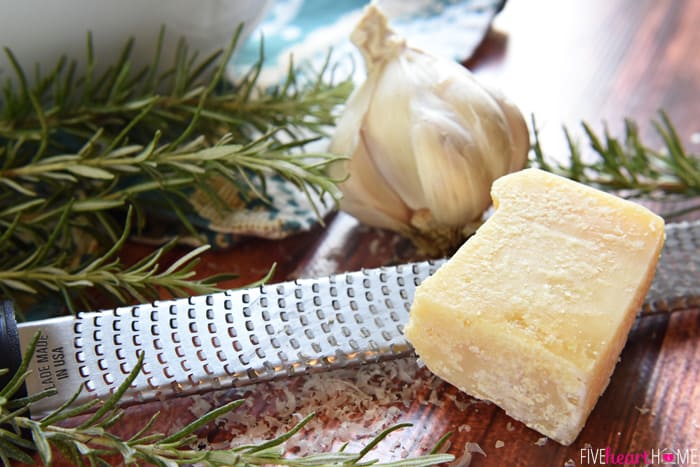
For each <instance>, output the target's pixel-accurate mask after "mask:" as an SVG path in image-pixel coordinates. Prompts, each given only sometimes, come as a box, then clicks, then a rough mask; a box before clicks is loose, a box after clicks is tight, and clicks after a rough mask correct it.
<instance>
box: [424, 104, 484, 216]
mask: <svg viewBox="0 0 700 467" xmlns="http://www.w3.org/2000/svg"><path fill="white" fill-rule="evenodd" d="M431 117H432V118H424V119H422V120H421V121H419V122H417V123H416V124H414V126H413V129H412V135H411V142H412V143H413V147H414V150H415V154H416V162H417V168H418V170H417V171H416V173H418V174H419V176H420V181H421V185H422V192H423V196H424V199H425V203H426V207H427V209H428V211H429V212H430V213H431V214H432V217H433V219H434V221H435V222H436V223H437V224H442V225H445V226H448V225H456V226H461V225H463V224H465V223H467V222H469V221H473V220H474V219H475V218H476V217H479V216H480V215H481V213H482V212H483V211H484V209H486V208H487V207H488V205H489V201H490V198H489V197H488V196H487V194H488V184H486V183H485V181H488V180H489V179H490V176H489V174H488V173H486V170H485V165H484V164H482V163H481V162H480V161H476V162H475V161H474V159H475V158H478V157H479V156H478V155H477V153H476V151H475V147H474V144H473V140H472V139H471V137H470V135H469V134H468V133H466V132H464V131H460V129H459V128H454V127H456V125H455V124H454V123H453V122H452V121H451V119H449V118H446V117H444V116H441V115H432V116H431ZM451 127H452V129H450V130H448V131H445V130H446V129H448V128H451ZM436 155H438V156H437V157H436ZM485 185H486V187H485ZM484 188H486V195H485V194H484Z"/></svg>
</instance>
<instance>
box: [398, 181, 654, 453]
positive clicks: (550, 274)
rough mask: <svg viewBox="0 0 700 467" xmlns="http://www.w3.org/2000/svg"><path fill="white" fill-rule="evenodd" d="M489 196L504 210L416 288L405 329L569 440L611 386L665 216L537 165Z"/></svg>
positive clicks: (440, 368)
mask: <svg viewBox="0 0 700 467" xmlns="http://www.w3.org/2000/svg"><path fill="white" fill-rule="evenodd" d="M491 194H492V198H493V200H494V205H495V206H496V207H497V209H496V211H495V213H494V215H493V216H492V217H491V218H490V219H489V220H488V221H487V222H485V223H484V225H483V226H482V227H481V228H480V229H479V230H478V231H477V233H476V234H475V235H474V236H473V237H471V238H470V239H469V240H468V241H467V242H466V243H465V244H464V245H463V246H462V247H461V248H460V249H459V250H458V251H457V252H456V253H455V255H454V256H453V257H452V258H451V259H450V260H449V261H448V262H447V263H445V264H444V265H443V266H442V267H441V268H440V269H439V270H438V271H437V272H436V273H435V274H434V275H433V276H431V277H429V278H428V279H426V280H425V281H424V282H423V283H422V284H421V285H420V286H419V287H418V288H417V290H416V294H415V298H414V302H413V305H412V307H411V311H410V318H409V322H408V324H407V326H406V328H405V331H404V332H405V335H406V338H407V339H408V340H409V342H411V344H412V345H413V346H414V348H415V350H416V352H417V353H418V355H419V356H420V358H421V359H422V360H423V361H424V362H425V364H426V366H427V367H428V368H429V369H430V370H431V371H433V372H434V373H435V374H437V375H438V376H440V377H441V378H443V379H444V380H446V381H448V382H450V383H452V384H453V385H455V386H457V387H458V388H460V389H461V390H463V391H465V392H467V393H468V394H470V395H473V396H475V397H478V398H480V399H486V400H490V401H492V402H494V403H496V404H497V405H499V406H500V407H502V408H503V409H504V410H505V411H506V412H507V413H508V414H509V415H511V416H512V417H513V418H515V419H518V420H520V421H522V422H523V423H525V424H526V425H528V426H530V427H531V428H534V429H535V430H537V431H539V432H540V433H542V434H544V435H546V436H548V437H550V438H552V439H554V440H556V441H558V442H559V443H561V444H565V445H568V444H570V443H572V442H573V441H574V439H575V438H576V437H577V436H578V433H579V432H580V431H581V429H582V428H583V425H584V424H585V422H586V419H587V418H588V415H589V414H590V412H591V410H592V409H593V406H594V405H595V403H596V401H597V400H598V398H599V396H600V394H601V393H602V392H603V391H604V390H605V387H606V386H607V384H608V381H609V379H610V375H611V374H612V371H613V369H614V367H615V364H616V362H617V360H618V358H619V355H620V352H621V351H622V348H623V346H624V344H625V341H626V339H627V334H628V333H629V329H630V327H631V326H632V323H633V322H634V318H635V316H636V313H637V311H638V310H639V308H640V306H641V304H642V302H643V300H644V297H645V295H646V292H647V290H648V288H649V286H650V284H651V280H652V278H653V275H654V270H655V267H656V263H657V260H658V257H659V254H660V251H661V247H662V245H663V241H664V235H665V234H664V222H663V220H662V219H661V218H660V217H659V216H657V215H655V214H653V213H652V212H651V211H649V210H648V209H646V208H644V207H642V206H640V205H638V204H635V203H632V202H629V201H626V200H623V199H620V198H618V197H615V196H613V195H609V194H606V193H603V192H601V191H598V190H595V189H593V188H590V187H587V186H585V185H582V184H579V183H576V182H573V181H571V180H567V179H565V178H563V177H559V176H556V175H552V174H549V173H546V172H543V171H540V170H536V169H528V170H523V171H520V172H516V173H513V174H510V175H506V176H504V177H502V178H500V179H498V180H496V182H495V183H494V184H493V187H492V193H491Z"/></svg>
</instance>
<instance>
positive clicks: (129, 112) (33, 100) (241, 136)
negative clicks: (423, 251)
mask: <svg viewBox="0 0 700 467" xmlns="http://www.w3.org/2000/svg"><path fill="white" fill-rule="evenodd" d="M240 32H241V29H240V28H239V29H238V30H237V32H236V34H235V35H234V37H233V38H232V40H231V43H230V44H229V47H228V48H227V49H226V50H225V51H218V52H216V53H214V54H211V55H210V56H208V57H205V58H204V59H201V60H200V59H199V57H198V53H197V52H196V51H194V52H190V51H189V49H188V46H187V44H186V43H184V42H181V43H180V44H179V46H178V48H177V50H176V52H175V55H174V57H173V59H172V64H171V65H170V66H166V67H162V66H161V64H162V63H163V62H165V59H164V57H163V56H162V44H163V40H164V35H165V30H163V29H162V30H161V32H160V35H159V37H158V41H157V43H156V47H155V50H156V52H155V56H154V58H153V62H152V63H151V64H150V65H149V66H147V67H145V68H143V69H140V70H136V71H134V65H133V63H132V60H131V54H132V50H133V47H134V42H133V40H129V41H127V43H126V44H125V45H124V47H123V49H122V52H121V54H120V58H119V60H118V61H117V63H115V64H111V66H110V67H109V68H108V69H107V71H106V72H105V73H104V75H102V76H99V75H98V74H97V73H96V71H95V70H96V69H97V67H98V63H96V60H95V54H94V51H93V45H92V38H91V35H88V37H87V43H86V58H85V61H86V72H85V73H86V74H85V76H83V77H79V78H76V77H75V75H76V64H75V62H69V61H68V59H67V58H65V57H62V58H61V59H60V60H59V61H58V62H57V64H56V66H55V67H54V68H53V69H52V71H51V72H50V73H49V74H48V75H46V76H42V77H39V78H38V79H37V80H36V84H34V85H33V86H30V85H29V84H28V80H27V78H26V73H25V71H24V70H23V69H22V68H21V67H20V66H19V65H18V62H17V60H16V58H15V57H14V55H13V54H12V52H11V51H10V50H8V49H5V53H6V54H7V55H8V58H9V59H10V62H11V63H12V64H13V68H14V73H15V75H16V80H15V81H16V82H17V83H18V84H15V85H13V84H12V82H10V81H7V83H6V84H5V87H4V89H3V92H4V99H3V100H2V101H0V141H2V140H11V141H20V140H21V141H31V142H37V141H38V142H40V143H39V145H38V146H39V147H42V148H45V149H46V150H47V151H50V150H52V149H54V150H55V152H59V153H60V152H64V151H66V149H67V148H66V146H67V143H73V142H74V141H73V139H76V140H77V141H78V142H86V141H88V140H90V139H91V138H92V137H93V135H95V132H96V131H97V130H98V129H101V130H102V133H101V137H102V138H104V140H105V141H111V140H112V139H113V138H115V137H116V136H117V135H119V134H120V133H121V132H122V129H123V128H124V127H126V126H128V125H129V124H130V122H132V121H133V120H134V119H135V118H136V117H137V116H138V115H139V114H140V113H142V112H144V111H146V115H145V117H143V118H142V120H141V121H140V122H139V125H138V126H136V127H134V128H132V129H131V130H132V131H131V132H130V138H131V139H132V140H135V141H138V142H141V143H145V142H146V141H147V140H148V139H150V138H151V137H152V135H153V134H155V133H156V132H160V133H162V135H163V137H164V138H165V139H166V140H168V141H178V140H182V138H183V137H182V133H183V130H185V129H187V131H188V132H191V134H199V135H205V137H206V138H211V139H210V140H209V142H210V143H213V142H214V141H216V140H218V139H219V138H221V137H222V136H224V135H225V134H229V133H230V134H232V135H233V137H234V139H235V140H236V141H239V142H241V143H245V142H250V141H252V140H254V139H256V137H257V135H258V134H259V133H261V132H262V133H265V132H267V131H268V130H269V129H270V128H283V129H284V131H285V132H286V133H288V134H289V136H291V137H292V138H293V139H295V140H297V139H300V138H302V137H303V136H302V135H303V134H307V133H308V132H310V133H311V134H314V135H317V134H320V133H323V131H324V127H326V126H328V125H332V124H333V122H334V118H335V107H336V106H337V105H339V104H342V103H343V102H344V101H345V99H346V98H347V96H348V94H349V92H350V90H351V88H352V82H351V80H350V79H349V78H348V79H345V80H342V81H340V82H338V83H334V82H333V80H332V77H331V79H328V77H329V75H332V65H331V61H330V55H329V59H328V60H327V61H326V63H325V64H324V66H323V67H322V68H321V70H310V69H308V68H307V67H303V66H294V65H290V67H289V70H288V73H287V77H286V80H285V81H284V82H283V83H281V84H279V85H276V86H271V87H268V88H266V89H260V88H259V86H258V82H257V80H258V77H259V74H260V70H261V68H262V66H263V63H264V58H265V55H264V49H263V45H262V43H261V46H260V60H259V62H258V63H257V64H256V65H255V66H253V67H252V68H251V69H250V70H249V71H248V72H247V73H245V74H244V75H243V77H242V78H241V79H240V80H238V81H237V82H232V81H229V80H227V79H226V78H225V76H224V75H225V72H226V68H227V66H228V64H229V61H230V57H231V53H232V51H233V50H234V48H235V47H236V45H237V43H238V40H239V37H240ZM68 150H70V148H68Z"/></svg>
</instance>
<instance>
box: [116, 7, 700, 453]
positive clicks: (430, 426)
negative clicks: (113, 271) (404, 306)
mask: <svg viewBox="0 0 700 467" xmlns="http://www.w3.org/2000/svg"><path fill="white" fill-rule="evenodd" d="M698 24H700V2H697V1H693V0H678V1H675V2H660V1H654V0H640V1H637V0H576V1H573V0H572V1H567V2H555V1H545V0H537V1H522V0H512V1H511V2H509V4H508V5H507V6H506V8H505V10H504V12H503V13H502V15H501V17H499V18H498V21H497V22H496V25H495V27H494V29H493V30H492V31H491V32H490V33H489V35H488V36H487V37H486V39H485V41H484V43H483V44H482V46H481V47H480V48H479V49H478V50H477V53H476V54H475V56H474V57H473V58H472V59H470V60H469V61H468V62H467V63H466V65H467V66H468V67H469V68H471V69H472V70H474V72H475V73H476V74H477V75H478V76H479V77H480V78H482V79H483V80H485V81H487V82H489V83H490V84H493V85H496V86H499V87H501V88H502V89H503V90H504V92H505V93H506V94H507V95H508V96H510V97H511V99H512V100H513V101H514V102H516V103H517V104H518V105H519V106H520V107H521V109H522V110H523V112H524V113H525V114H526V115H529V114H531V113H534V114H535V115H536V116H537V120H538V123H539V125H540V128H541V130H542V133H541V135H542V139H543V144H544V146H545V149H547V148H549V149H550V152H551V153H553V154H556V153H557V152H559V151H563V150H564V143H563V137H562V134H561V125H562V124H566V125H569V126H572V127H576V126H577V125H578V122H580V121H581V120H588V121H590V122H591V123H593V124H594V126H597V127H598V128H600V126H601V125H602V122H608V123H609V125H610V127H611V131H613V132H615V131H619V130H620V128H621V122H622V119H623V118H624V117H627V116H630V117H634V118H635V119H637V120H638V121H639V122H640V123H641V124H642V133H643V135H644V136H645V137H647V138H651V139H652V140H653V138H655V136H654V132H653V128H652V126H651V125H649V124H648V122H649V120H651V119H653V118H655V116H656V112H657V110H658V109H662V108H663V109H666V110H667V111H668V112H669V114H670V115H671V117H672V118H673V120H674V122H675V123H676V125H677V127H678V129H679V133H680V136H681V138H682V139H683V140H685V141H688V147H689V148H690V149H692V150H695V151H696V152H700V145H698V144H697V142H696V143H691V142H690V141H691V139H692V135H693V134H695V133H697V132H700V117H699V115H700V114H699V113H698V109H700V54H699V51H700V28H699V27H698V26H697V25H698ZM559 153H560V154H561V152H559ZM144 251H145V250H143V248H142V247H139V246H136V245H133V246H132V250H131V252H130V254H133V255H134V257H137V256H138V255H140V254H142V253H143V252H144ZM414 259H418V256H417V253H416V251H415V249H414V248H412V247H411V246H410V245H409V244H408V243H407V242H406V240H405V239H402V238H401V237H399V236H398V235H396V234H393V233H390V232H385V231H380V230H377V229H372V228H369V227H366V226H362V225H360V224H359V223H358V222H357V221H355V220H354V219H353V218H351V217H350V216H348V215H346V214H343V213H340V214H337V215H333V216H331V217H329V219H328V224H327V227H325V228H318V229H315V230H313V231H311V232H308V233H305V234H302V235H298V236H295V237H292V238H289V239H286V240H282V241H263V240H256V239H243V240H242V241H241V242H240V244H239V245H238V246H236V247H235V248H233V249H231V250H228V251H223V252H222V251H215V252H210V253H207V254H206V255H205V261H204V263H203V264H202V267H201V270H200V272H201V273H206V274H209V273H212V272H221V271H233V272H237V273H239V274H240V277H239V279H237V280H235V281H231V282H229V283H227V284H226V285H228V286H232V287H233V286H240V285H243V284H246V283H248V282H251V281H253V280H256V279H258V278H260V277H261V276H263V275H264V274H265V272H266V271H267V270H268V268H269V267H270V266H271V265H272V264H273V263H277V265H278V266H277V267H278V269H277V273H276V275H275V279H276V280H286V279H290V278H295V277H312V276H320V275H326V274H329V273H333V272H341V271H346V270H356V269H359V268H361V267H374V266H379V265H383V264H393V263H398V262H405V261H409V260H414ZM239 397H244V398H246V400H247V403H246V405H245V406H244V407H242V408H241V409H240V410H238V411H236V412H234V413H233V414H231V415H229V416H227V417H224V418H223V419H222V420H221V421H220V422H217V423H216V424H215V425H213V426H210V427H207V428H206V429H203V430H202V431H201V433H200V435H201V436H202V438H203V440H204V442H203V444H202V447H206V446H222V445H227V444H229V443H242V442H246V441H251V440H255V439H258V440H259V439H263V438H265V437H267V436H269V435H271V434H273V433H275V432H276V431H278V430H283V429H288V428H290V427H291V426H293V424H294V423H296V421H298V419H299V416H303V415H306V414H309V413H311V412H313V411H316V412H317V413H318V417H317V419H316V420H315V421H314V422H312V423H311V424H310V425H309V429H308V430H305V431H304V432H303V433H302V436H301V437H299V438H298V439H297V440H295V441H293V442H291V443H290V446H292V451H293V452H297V453H298V452H299V450H300V449H301V447H300V444H301V445H303V444H305V443H308V444H309V446H307V447H309V448H315V449H326V448H328V447H329V446H331V445H335V446H338V445H339V443H341V442H343V441H351V442H352V443H351V446H356V445H357V444H358V443H360V442H362V441H363V440H367V439H369V438H370V436H371V435H372V434H376V433H378V432H379V431H380V430H382V429H383V428H386V427H387V426H389V425H391V424H394V423H397V422H402V421H409V422H412V423H414V425H413V427H411V428H407V429H405V430H403V431H402V432H400V433H396V434H395V435H392V436H391V437H390V439H388V440H387V441H386V442H385V443H383V444H382V445H381V447H380V448H379V450H378V453H379V455H380V457H381V458H383V459H390V458H397V457H401V456H403V455H406V454H417V453H420V452H425V451H426V450H429V449H430V446H432V445H433V444H434V443H435V442H436V441H437V440H438V439H439V438H440V436H442V434H444V433H446V432H448V431H452V432H453V436H452V438H451V441H450V446H449V449H448V451H449V452H451V453H453V454H455V455H456V456H457V457H461V456H462V455H463V454H464V452H465V445H466V443H468V442H471V443H478V445H479V446H480V447H481V449H483V451H484V452H485V453H486V456H483V455H481V454H478V453H474V454H473V455H472V457H473V459H472V464H471V465H473V466H502V465H522V466H530V465H537V466H544V465H554V466H557V465H558V466H562V465H564V464H565V463H566V462H567V461H568V460H569V459H571V460H572V461H573V462H575V465H594V462H593V461H592V459H591V458H590V457H589V458H588V459H585V458H583V459H582V449H583V450H585V449H587V448H590V449H592V450H599V449H604V448H610V450H611V452H614V453H619V454H626V453H638V452H643V451H646V452H649V453H650V452H651V450H653V449H664V448H672V449H687V450H693V449H694V450H695V451H694V452H695V453H696V454H695V455H696V456H697V458H698V459H699V460H698V461H699V462H700V310H689V311H684V312H680V313H676V314H674V315H672V316H656V317H647V318H643V319H640V320H638V322H637V324H636V325H635V327H634V328H633V331H632V332H631V334H630V337H629V341H628V344H627V346H626V348H625V349H624V352H623V354H622V358H621V362H620V363H619V365H618V367H617V369H616V371H615V373H614V375H613V378H612V380H611V382H610V385H609V387H608V389H607V390H606V391H605V393H604V394H603V396H602V398H601V400H600V401H599V403H598V405H597V406H596V408H595V410H594V411H593V413H592V415H591V417H590V419H589V421H588V424H587V426H586V427H585V429H584V430H583V432H582V434H581V436H580V437H579V438H578V439H577V440H576V441H575V442H574V443H573V444H572V445H571V446H569V447H564V446H560V445H558V444H557V443H555V442H553V441H546V440H544V439H542V440H540V438H541V435H539V434H538V433H536V432H534V431H532V430H530V429H528V428H526V427H525V426H524V425H523V424H521V423H519V422H516V421H514V420H512V419H511V418H510V417H508V416H507V415H505V413H504V412H503V411H502V410H500V409H499V408H497V407H496V406H494V405H492V404H488V403H485V402H480V401H475V400H473V399H471V398H469V397H467V396H465V395H464V394H461V393H459V392H458V391H457V390H456V389H455V388H453V387H452V386H450V385H448V384H446V383H442V382H440V381H439V380H437V379H436V378H435V377H433V376H432V375H431V374H429V372H428V371H426V370H425V369H421V368H418V367H417V366H416V363H415V361H414V360H413V359H404V360H401V361H398V362H391V363H386V364H382V365H379V364H376V365H369V366H367V367H363V368H360V369H350V370H342V371H338V372H332V373H326V374H323V375H312V376H300V377H295V378H292V379H289V380H285V381H278V382H271V383H264V384H260V385H256V386H254V387H250V388H242V389H237V390H223V391H219V392H216V393H209V394H204V395H201V396H196V397H191V398H181V399H174V400H168V401H163V402H153V403H149V404H143V405H139V406H134V407H130V408H128V409H127V416H126V417H125V419H124V423H122V424H120V426H119V427H117V428H116V429H117V430H118V431H119V432H120V433H122V434H128V433H133V432H135V431H136V430H137V429H138V428H139V427H140V426H142V425H143V424H144V423H145V422H146V421H147V420H148V418H149V417H150V416H151V415H152V414H153V413H154V412H155V411H161V417H160V419H159V421H158V423H157V425H156V428H157V429H159V430H163V431H170V430H172V429H174V428H177V427H180V426H183V425H184V424H185V423H187V422H189V421H191V420H192V419H194V418H195V417H196V416H198V415H200V414H202V413H203V412H204V411H205V410H206V409H210V408H213V407H216V406H218V405H220V404H222V403H225V402H227V401H229V400H233V399H236V398H239ZM280 401H281V402H280ZM337 406H340V409H338V410H335V409H332V407H337ZM267 428H269V430H268V429H267ZM349 438H351V439H349ZM584 452H585V451H584ZM462 460H463V461H464V460H466V459H465V458H462ZM598 464H600V462H598Z"/></svg>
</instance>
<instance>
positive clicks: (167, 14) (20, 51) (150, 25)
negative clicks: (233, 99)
mask: <svg viewBox="0 0 700 467" xmlns="http://www.w3.org/2000/svg"><path fill="white" fill-rule="evenodd" d="M272 2H273V0H260V1H258V0H0V46H3V47H9V48H10V49H11V50H12V52H13V53H14V54H15V56H16V57H17V58H18V59H19V61H20V64H21V65H22V67H23V68H24V69H25V71H26V73H27V75H28V78H29V79H32V78H33V75H34V65H35V64H37V63H38V64H40V67H41V70H42V71H43V72H46V71H48V70H50V69H51V68H52V67H53V66H54V65H55V63H56V62H57V60H58V59H59V57H60V56H61V55H62V54H65V55H66V56H67V57H68V58H71V59H76V60H77V61H78V64H79V66H82V65H84V58H85V42H86V34H87V31H88V30H89V31H91V32H92V36H93V44H94V49H95V52H96V54H95V57H96V62H97V66H98V68H100V69H103V67H105V66H107V65H109V64H111V63H113V62H114V61H115V60H116V58H117V56H118V53H119V52H120V50H121V48H122V46H123V44H124V43H125V42H126V40H127V38H128V37H129V36H133V37H134V39H135V40H136V42H135V48H134V51H133V60H134V63H135V64H136V65H143V64H146V63H150V61H151V60H152V58H153V54H154V50H153V46H154V44H155V43H156V40H157V37H158V34H159V30H160V27H161V25H165V28H166V36H165V43H164V48H163V59H162V60H166V63H170V61H171V60H172V56H173V53H174V50H175V45H176V44H177V41H178V39H179V38H180V37H184V38H185V39H186V40H187V42H188V44H189V45H190V50H199V51H200V52H201V53H202V54H201V55H200V57H203V56H204V54H206V53H208V52H212V51H214V50H217V49H221V48H224V47H226V46H227V45H228V43H229V41H230V39H231V38H232V37H233V34H234V32H235V30H236V28H237V26H238V24H240V23H241V22H243V23H244V25H245V29H244V36H245V35H247V34H249V33H250V32H251V30H252V29H253V28H254V27H255V26H256V25H257V24H258V23H259V22H260V20H261V19H262V17H263V15H264V14H265V13H266V11H267V8H268V7H269V5H270V4H271V3H272ZM7 78H10V79H11V80H13V81H14V72H13V71H12V70H11V68H10V67H9V62H8V60H7V57H6V56H5V53H4V51H0V81H2V82H4V81H5V80H6V79H7Z"/></svg>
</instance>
